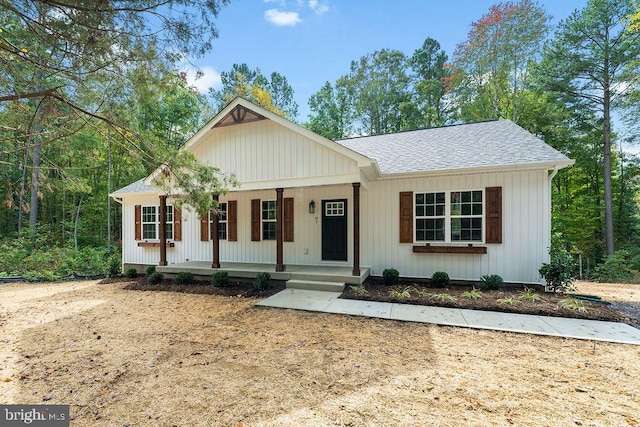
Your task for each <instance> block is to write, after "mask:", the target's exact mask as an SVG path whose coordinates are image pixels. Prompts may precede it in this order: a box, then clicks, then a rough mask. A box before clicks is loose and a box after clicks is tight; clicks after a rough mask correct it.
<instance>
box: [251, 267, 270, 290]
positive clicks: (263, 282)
mask: <svg viewBox="0 0 640 427" xmlns="http://www.w3.org/2000/svg"><path fill="white" fill-rule="evenodd" d="M270 283H271V275H270V274H269V273H267V272H262V273H258V275H257V276H256V278H255V280H254V281H253V288H254V289H256V290H258V291H263V290H265V289H268V288H269V285H270Z"/></svg>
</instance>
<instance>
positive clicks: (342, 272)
mask: <svg viewBox="0 0 640 427" xmlns="http://www.w3.org/2000/svg"><path fill="white" fill-rule="evenodd" d="M351 270H352V267H342V266H330V265H291V264H287V265H286V269H285V271H276V266H275V264H258V263H255V264H254V263H239V262H221V263H220V268H211V262H210V261H187V262H180V263H176V264H169V265H165V266H158V267H156V271H160V272H162V273H168V274H175V273H179V272H181V271H188V272H190V273H192V274H193V275H195V276H211V275H212V274H213V273H215V272H216V271H226V272H227V273H229V276H231V277H243V278H250V279H253V278H255V277H256V275H257V274H258V273H262V272H267V273H269V274H270V275H271V278H272V279H274V280H310V281H326V282H342V283H347V284H351V285H357V284H361V283H362V282H364V280H365V279H366V278H367V277H369V268H368V267H360V275H359V276H354V275H352V274H351Z"/></svg>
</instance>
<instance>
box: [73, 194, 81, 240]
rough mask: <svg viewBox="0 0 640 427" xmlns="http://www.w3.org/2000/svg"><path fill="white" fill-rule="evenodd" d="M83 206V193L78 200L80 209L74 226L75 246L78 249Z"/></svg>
mask: <svg viewBox="0 0 640 427" xmlns="http://www.w3.org/2000/svg"><path fill="white" fill-rule="evenodd" d="M81 206H82V195H81V196H80V200H78V209H77V210H76V220H75V224H74V227H73V247H74V248H75V249H76V251H77V250H78V225H79V224H80V207H81Z"/></svg>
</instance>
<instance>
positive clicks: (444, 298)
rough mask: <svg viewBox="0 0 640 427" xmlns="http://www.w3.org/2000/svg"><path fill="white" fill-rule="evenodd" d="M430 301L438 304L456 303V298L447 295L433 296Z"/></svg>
mask: <svg viewBox="0 0 640 427" xmlns="http://www.w3.org/2000/svg"><path fill="white" fill-rule="evenodd" d="M430 298H431V299H432V300H434V301H440V302H456V297H454V296H453V295H449V294H444V293H443V294H433V295H431V297H430Z"/></svg>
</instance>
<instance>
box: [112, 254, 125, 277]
mask: <svg viewBox="0 0 640 427" xmlns="http://www.w3.org/2000/svg"><path fill="white" fill-rule="evenodd" d="M120 273H122V259H121V258H120V255H112V256H111V258H109V277H116V276H119V275H120Z"/></svg>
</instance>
